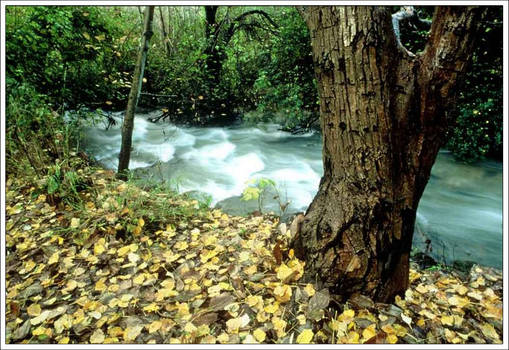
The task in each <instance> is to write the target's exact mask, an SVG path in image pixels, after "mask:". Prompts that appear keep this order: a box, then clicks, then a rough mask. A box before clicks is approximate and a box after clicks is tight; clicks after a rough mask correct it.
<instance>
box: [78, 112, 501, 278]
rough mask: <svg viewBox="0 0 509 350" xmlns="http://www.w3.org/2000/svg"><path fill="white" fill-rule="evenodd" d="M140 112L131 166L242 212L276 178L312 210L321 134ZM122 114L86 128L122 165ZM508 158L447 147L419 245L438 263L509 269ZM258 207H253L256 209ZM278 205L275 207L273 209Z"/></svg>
mask: <svg viewBox="0 0 509 350" xmlns="http://www.w3.org/2000/svg"><path fill="white" fill-rule="evenodd" d="M159 113H160V112H158V111H155V112H151V113H147V114H137V115H136V118H135V126H134V132H133V151H132V154H131V162H130V168H131V169H139V170H138V173H139V174H141V175H143V176H145V177H150V178H154V179H156V180H161V179H164V180H166V181H167V182H169V183H170V184H173V185H174V186H178V189H179V191H180V192H186V191H201V192H205V193H208V194H209V195H211V196H212V205H218V206H220V207H223V209H224V210H225V211H226V212H230V213H232V214H235V213H236V212H235V208H237V210H238V208H239V204H240V203H241V201H239V200H238V196H239V195H240V194H241V193H242V191H243V189H244V188H245V187H246V181H248V180H250V179H254V178H260V177H264V178H270V179H272V180H274V181H275V182H276V183H277V186H278V189H279V192H280V195H281V197H284V198H283V199H285V200H288V201H289V202H290V204H289V208H288V209H287V212H290V213H291V212H296V211H305V209H306V207H307V206H308V205H309V203H310V202H311V200H312V199H313V196H314V194H315V193H316V191H317V189H318V184H319V182H320V177H321V176H322V174H323V168H322V158H321V157H322V154H321V137H320V135H319V134H318V133H307V134H302V135H292V134H290V133H287V132H283V131H279V130H278V126H277V125H274V124H265V125H261V126H257V127H253V126H242V125H237V126H231V127H221V128H219V127H186V128H184V127H176V126H174V125H171V124H168V123H165V122H161V123H151V122H149V121H148V118H150V117H155V116H157V115H158V114H159ZM122 115H123V113H113V114H112V116H113V118H115V120H116V121H117V123H116V125H115V126H112V127H110V128H109V129H107V130H106V128H105V124H104V123H102V122H100V123H97V124H96V125H89V126H86V127H85V128H84V135H83V141H82V142H83V145H84V148H85V150H86V151H87V153H88V154H90V155H91V156H93V157H94V158H95V159H96V160H97V161H98V162H99V163H101V164H102V165H103V166H104V167H106V168H110V169H116V167H117V164H118V159H117V158H118V152H119V149H120V140H121V136H120V128H121V118H122ZM502 174H503V168H502V163H500V162H495V161H483V162H478V163H476V164H463V163H460V162H457V161H455V160H454V158H453V157H452V156H451V155H450V154H449V153H448V151H441V152H440V153H439V155H438V158H437V160H436V163H435V165H434V166H433V169H432V172H431V178H430V181H429V183H428V185H427V187H426V190H425V192H424V194H423V197H422V199H421V202H420V205H419V208H418V211H417V222H416V233H415V235H414V247H417V248H418V249H420V250H423V249H424V246H425V243H424V241H425V240H426V239H428V238H429V239H430V240H431V247H432V252H431V255H432V256H433V257H435V258H436V259H437V260H439V261H443V262H446V263H451V262H452V261H454V260H462V261H466V260H468V261H474V262H476V263H479V264H482V265H488V266H494V267H497V268H501V267H502V256H503V250H502V181H503V175H502ZM252 208H253V207H252ZM274 208H275V207H274Z"/></svg>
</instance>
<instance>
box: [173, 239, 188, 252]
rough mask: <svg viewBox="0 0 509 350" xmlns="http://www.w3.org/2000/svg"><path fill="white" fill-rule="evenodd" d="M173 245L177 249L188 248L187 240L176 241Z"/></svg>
mask: <svg viewBox="0 0 509 350" xmlns="http://www.w3.org/2000/svg"><path fill="white" fill-rule="evenodd" d="M173 247H174V248H175V249H177V250H184V249H187V247H188V244H187V242H185V241H179V242H177V243H175V245H174V246H173Z"/></svg>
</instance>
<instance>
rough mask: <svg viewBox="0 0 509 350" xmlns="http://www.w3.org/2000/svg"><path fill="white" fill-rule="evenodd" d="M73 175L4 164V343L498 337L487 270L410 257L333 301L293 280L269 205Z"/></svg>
mask: <svg viewBox="0 0 509 350" xmlns="http://www.w3.org/2000/svg"><path fill="white" fill-rule="evenodd" d="M80 176H82V177H83V178H85V179H87V182H88V183H89V186H88V187H87V188H86V189H84V190H82V191H81V192H80V197H81V198H82V201H81V202H80V203H78V204H74V205H68V204H64V202H60V203H56V202H55V200H54V198H51V196H48V195H47V194H46V195H45V194H41V193H40V192H38V190H37V189H36V187H31V186H27V185H26V184H27V181H26V180H25V179H23V177H9V176H8V177H7V178H8V181H7V184H6V223H5V224H6V237H5V238H6V310H5V312H6V342H7V343H63V344H68V343H69V344H71V343H425V344H429V343H501V339H502V292H503V291H502V275H501V272H500V271H497V270H495V269H492V268H485V267H481V266H474V267H472V270H471V271H470V273H469V274H467V275H465V276H461V275H460V274H457V273H455V272H454V271H452V270H450V269H445V270H440V269H424V270H420V269H419V268H418V266H417V265H416V264H415V263H413V264H412V268H411V270H410V281H411V285H410V288H409V289H408V290H407V292H406V293H405V297H404V299H402V298H397V299H396V301H395V303H394V304H379V303H373V302H372V301H371V300H369V299H368V298H366V297H363V296H357V297H355V298H352V299H351V300H349V301H348V302H346V303H344V304H337V303H335V302H334V301H333V300H331V298H330V296H329V294H328V292H327V290H318V289H317V288H316V286H314V285H312V284H306V283H302V282H301V281H300V277H301V276H302V273H303V271H304V269H305V268H306V267H305V266H304V263H303V262H301V261H299V260H298V259H296V258H295V257H293V256H292V255H293V254H292V252H291V251H288V248H287V241H288V235H287V234H286V235H285V234H282V233H281V232H280V231H281V230H280V229H279V228H278V220H277V218H275V217H271V216H254V217H233V216H228V215H226V214H224V213H222V212H221V211H219V210H213V209H206V208H205V209H204V208H202V207H200V205H199V203H198V202H197V201H196V200H192V199H186V198H184V197H181V196H176V195H174V194H165V193H164V192H159V193H154V192H151V191H150V190H143V189H141V188H139V187H137V186H136V185H134V184H132V183H130V182H127V183H126V182H122V181H119V180H117V179H115V176H114V174H113V172H111V171H105V170H101V169H96V168H92V167H86V168H84V169H82V170H81V171H80ZM49 203H51V204H53V205H51V204H49ZM276 238H277V240H278V241H279V243H277V242H276ZM276 244H278V248H276V250H280V251H281V252H282V254H281V256H282V261H276V260H279V259H280V258H281V256H279V257H278V256H275V255H274V247H275V246H276ZM276 255H279V253H277V254H276Z"/></svg>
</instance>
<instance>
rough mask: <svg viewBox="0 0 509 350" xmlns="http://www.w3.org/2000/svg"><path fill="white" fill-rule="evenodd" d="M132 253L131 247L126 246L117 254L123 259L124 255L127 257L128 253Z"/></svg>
mask: <svg viewBox="0 0 509 350" xmlns="http://www.w3.org/2000/svg"><path fill="white" fill-rule="evenodd" d="M130 251H131V247H130V246H125V247H122V248H120V249H119V250H118V251H117V254H118V256H119V257H123V256H124V255H127V253H129V252H130Z"/></svg>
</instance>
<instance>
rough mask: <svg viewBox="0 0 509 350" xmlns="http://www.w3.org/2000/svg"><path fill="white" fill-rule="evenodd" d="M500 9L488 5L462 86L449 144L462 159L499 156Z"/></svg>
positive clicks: (500, 112) (500, 143) (500, 142)
mask: <svg viewBox="0 0 509 350" xmlns="http://www.w3.org/2000/svg"><path fill="white" fill-rule="evenodd" d="M502 29H503V28H502V8H501V7H495V6H493V7H490V8H489V10H488V16H487V18H486V20H485V21H484V22H483V23H482V35H481V36H480V38H479V40H478V43H477V45H476V46H475V51H474V53H473V58H472V65H471V68H470V69H469V70H468V72H467V75H466V78H465V83H464V87H463V89H461V92H460V95H459V98H458V103H457V106H458V108H457V111H456V112H455V114H454V116H457V118H456V122H455V123H454V124H453V125H452V127H451V131H450V140H449V144H448V147H449V148H450V149H451V150H452V151H453V153H454V154H455V155H456V156H457V157H458V158H459V159H462V160H467V161H474V160H478V159H483V158H485V157H488V156H489V157H494V158H497V159H500V160H501V159H502V125H503V105H504V103H503V79H502V77H503V64H502V37H503V35H502V33H503V32H502Z"/></svg>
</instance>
